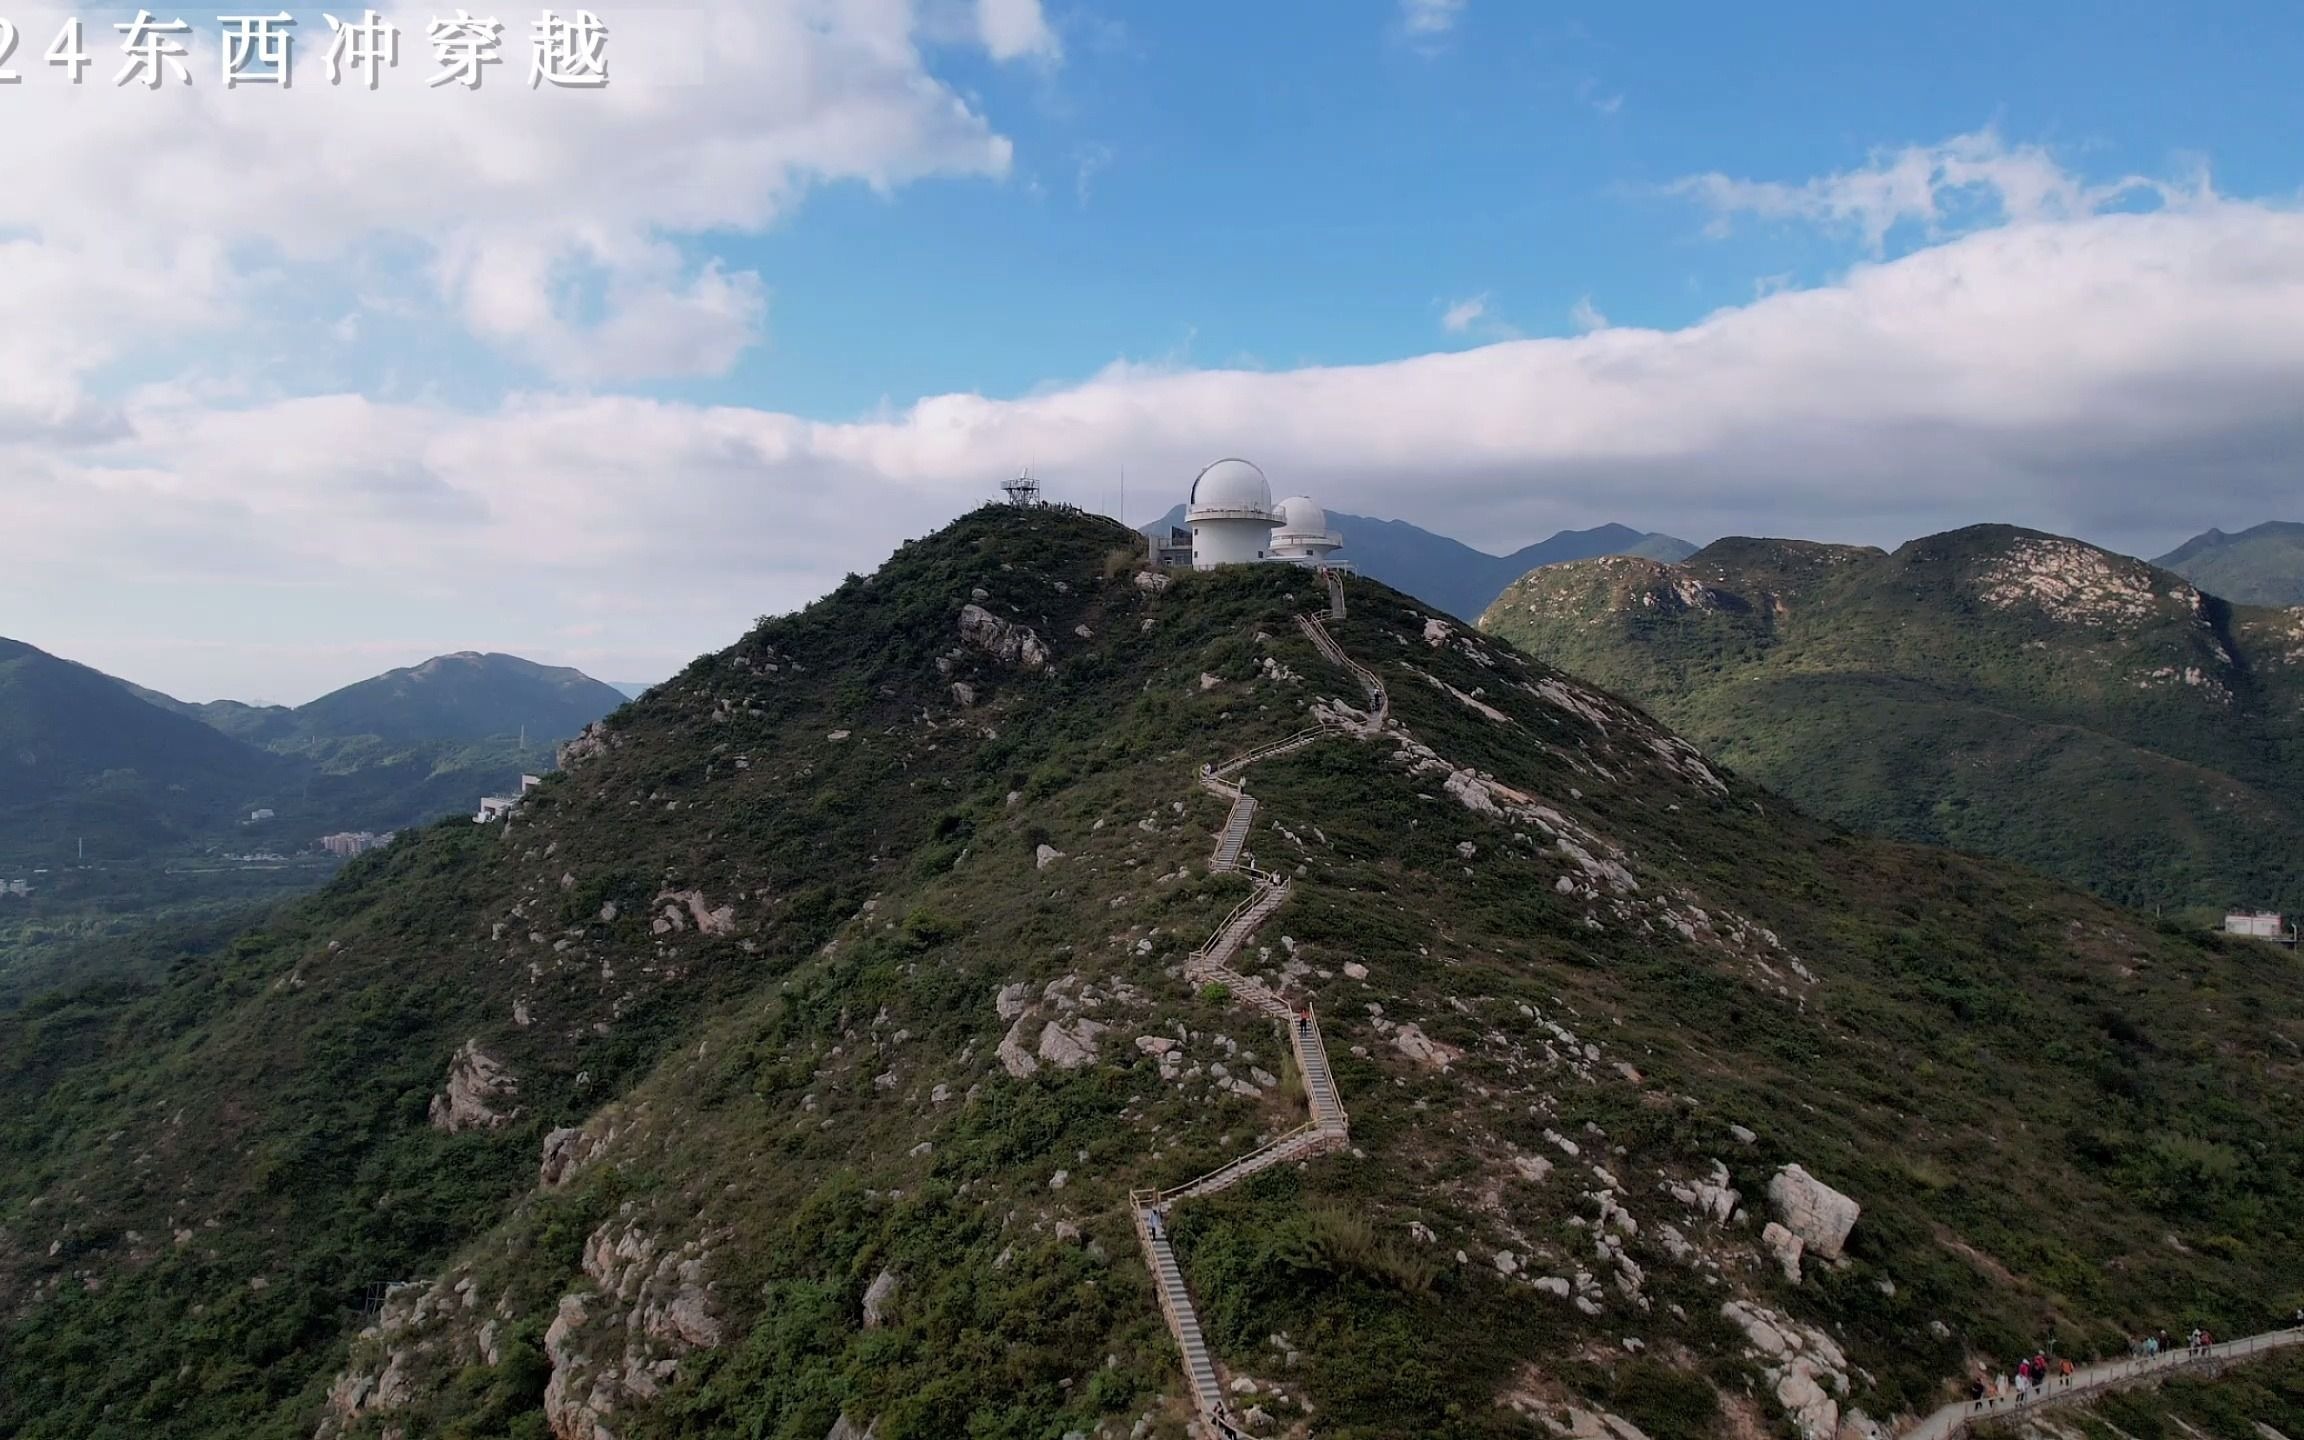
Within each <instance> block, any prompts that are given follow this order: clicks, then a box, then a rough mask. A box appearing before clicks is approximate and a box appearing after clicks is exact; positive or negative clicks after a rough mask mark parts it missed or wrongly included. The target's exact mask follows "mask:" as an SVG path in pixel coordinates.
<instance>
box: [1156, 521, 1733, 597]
mask: <svg viewBox="0 0 2304 1440" xmlns="http://www.w3.org/2000/svg"><path fill="white" fill-rule="evenodd" d="M1183 523H1184V507H1183V506H1181V505H1178V506H1176V507H1175V508H1174V509H1172V510H1170V511H1169V512H1168V513H1167V514H1166V515H1163V516H1162V517H1160V519H1158V520H1156V521H1154V522H1153V523H1152V524H1150V525H1148V526H1146V527H1145V528H1144V533H1145V534H1147V535H1151V536H1154V537H1155V538H1159V539H1165V538H1166V537H1167V535H1168V532H1169V531H1170V530H1172V529H1173V528H1175V527H1176V526H1179V525H1182V524H1183ZM1328 524H1329V525H1330V527H1331V528H1333V529H1336V530H1339V531H1341V532H1343V535H1344V548H1343V549H1342V550H1341V551H1339V552H1338V554H1337V558H1338V559H1339V560H1348V561H1350V562H1351V564H1352V568H1353V569H1354V570H1356V571H1358V572H1359V573H1360V574H1363V575H1366V576H1368V577H1370V578H1371V579H1376V580H1381V581H1383V582H1384V583H1385V584H1387V585H1390V586H1392V587H1393V588H1395V589H1398V590H1405V591H1407V592H1408V593H1409V594H1411V595H1415V596H1419V597H1421V598H1423V599H1425V600H1428V601H1430V602H1431V603H1432V604H1434V605H1437V606H1439V607H1440V608H1441V609H1443V610H1445V611H1447V612H1448V613H1449V614H1451V615H1455V616H1458V617H1461V618H1465V619H1471V618H1474V617H1477V616H1478V615H1479V614H1480V612H1481V611H1483V610H1485V609H1487V608H1488V606H1489V604H1490V602H1492V601H1493V600H1495V598H1496V597H1497V595H1498V594H1499V593H1501V592H1502V591H1503V589H1504V587H1505V586H1507V585H1509V584H1511V583H1512V582H1513V581H1515V580H1517V579H1519V578H1520V577H1521V576H1523V575H1525V574H1527V573H1528V572H1529V571H1530V570H1533V569H1535V568H1536V567H1537V566H1539V565H1554V564H1558V563H1560V562H1562V561H1566V560H1583V559H1587V558H1589V557H1591V556H1594V555H1644V556H1647V557H1649V558H1650V559H1654V560H1661V561H1663V562H1665V563H1666V564H1670V563H1672V562H1673V561H1676V560H1682V559H1685V558H1687V557H1688V556H1690V555H1693V554H1695V553H1696V547H1695V546H1693V545H1691V544H1689V543H1688V542H1687V541H1685V540H1675V539H1674V538H1672V537H1671V536H1669V535H1654V534H1647V533H1644V532H1642V531H1639V530H1634V529H1632V528H1631V527H1630V526H1628V525H1599V526H1595V527H1593V528H1592V529H1590V530H1563V531H1561V532H1560V533H1559V534H1557V535H1554V536H1553V537H1552V538H1551V539H1549V540H1540V541H1538V542H1537V543H1536V544H1533V545H1524V546H1522V547H1521V548H1520V549H1518V550H1515V551H1513V552H1512V553H1511V554H1509V555H1491V554H1489V553H1488V552H1487V551H1485V550H1475V549H1473V548H1472V547H1471V546H1469V545H1466V544H1465V543H1464V542H1462V541H1461V540H1451V539H1449V538H1448V537H1447V536H1445V535H1436V534H1434V533H1433V532H1432V531H1430V530H1426V529H1424V528H1423V527H1422V526H1420V525H1411V524H1409V523H1408V522H1407V521H1405V520H1378V519H1375V518H1373V517H1370V516H1367V515H1347V514H1345V513H1344V512H1342V511H1340V510H1330V511H1329V512H1328Z"/></svg>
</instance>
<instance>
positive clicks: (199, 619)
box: [0, 0, 2304, 700]
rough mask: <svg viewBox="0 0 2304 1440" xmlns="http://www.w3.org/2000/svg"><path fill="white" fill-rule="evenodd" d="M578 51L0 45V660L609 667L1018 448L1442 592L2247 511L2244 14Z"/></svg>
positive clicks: (2266, 328)
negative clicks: (1335, 512)
mask: <svg viewBox="0 0 2304 1440" xmlns="http://www.w3.org/2000/svg"><path fill="white" fill-rule="evenodd" d="M599 8H600V10H601V12H602V14H603V16H604V18H606V19H607V20H608V21H609V22H610V24H611V27H612V31H613V35H612V39H611V42H610V56H611V64H612V65H613V66H615V67H617V68H616V75H617V79H616V81H615V86H614V88H613V89H612V90H610V91H607V92H554V91H551V90H548V89H547V90H543V91H530V90H528V89H527V88H525V87H524V86H522V85H520V84H519V83H518V81H519V79H520V78H522V77H521V75H520V73H519V72H520V71H521V69H522V66H521V64H520V59H521V57H520V56H519V55H518V54H517V52H515V55H514V57H513V63H511V64H508V65H507V66H506V67H505V72H509V74H510V80H511V83H505V82H504V79H503V78H502V73H501V72H500V74H499V77H498V78H497V80H496V83H494V84H493V85H492V86H491V87H489V88H488V89H486V90H485V91H484V92H482V93H478V94H474V93H469V92H463V91H460V90H456V89H448V90H431V89H428V88H426V87H425V86H424V85H423V79H424V77H425V74H426V71H427V69H428V58H429V57H428V55H427V54H426V46H425V44H424V42H423V39H422V28H423V22H424V20H425V18H427V12H424V11H421V10H411V11H407V12H395V16H396V18H398V19H399V20H401V22H402V23H403V26H404V28H406V29H407V30H408V31H409V32H410V33H409V34H408V36H407V38H406V39H405V40H404V56H403V66H402V69H401V71H400V72H398V73H397V74H395V75H394V76H392V77H390V78H389V79H388V80H387V81H386V84H385V87H384V89H383V90H382V91H381V92H379V93H373V94H370V93H362V92H358V91H332V90H330V89H328V88H327V87H326V86H325V85H324V84H322V83H321V82H320V80H319V79H318V78H317V76H318V64H317V60H318V55H319V49H320V48H321V47H323V46H324V37H325V28H324V26H323V25H322V24H321V22H320V21H319V18H318V17H319V11H318V10H314V9H306V8H303V7H298V9H297V13H298V14H299V15H300V16H301V17H302V20H303V22H304V37H305V44H306V47H307V48H306V49H304V50H303V52H302V57H303V58H302V59H301V60H300V62H299V64H300V66H301V69H300V78H299V82H298V85H297V87H296V89H295V90H294V91H293V92H292V93H287V94H282V93H270V92H267V93H252V92H248V91H235V92H230V93H226V92H224V91H223V90H222V88H221V87H220V86H219V85H218V84H217V83H216V81H215V77H214V64H215V58H216V56H215V48H214V40H215V36H214V34H213V25H212V22H207V21H203V22H202V23H204V24H207V25H208V30H207V31H206V32H204V33H202V34H200V35H199V36H197V37H196V38H195V42H194V71H195V84H194V85H193V86H191V87H189V88H184V89H175V88H171V89H164V90H161V91H156V92H146V91H144V90H141V89H137V88H131V89H126V90H119V89H112V88H108V87H107V86H106V85H105V84H104V81H105V79H106V78H107V76H106V74H105V72H106V71H107V70H109V68H110V65H109V63H108V62H109V57H108V56H107V57H104V59H103V60H100V62H99V65H98V67H97V73H96V74H95V76H94V77H93V82H94V83H91V84H89V85H88V86H86V87H84V88H82V89H80V90H77V91H76V90H73V89H71V88H70V87H67V86H62V85H59V84H57V83H55V77H54V76H53V75H52V74H50V73H47V72H45V71H43V70H42V69H41V68H40V67H39V66H38V63H37V56H38V55H39V53H40V52H41V51H42V50H43V49H44V48H45V46H46V43H47V39H48V37H49V35H50V33H51V32H52V30H53V28H54V27H55V25H56V24H57V23H59V22H60V19H61V17H62V16H63V14H64V13H66V12H65V11H63V10H62V9H61V8H59V7H58V6H57V5H55V4H54V3H52V0H24V3H23V4H22V5H20V6H19V8H18V9H17V10H16V11H14V12H11V17H10V18H11V19H13V20H15V21H16V23H17V24H18V26H19V28H20V31H21V33H22V34H23V36H24V37H25V38H24V40H23V42H22V44H21V46H20V49H19V58H18V61H17V63H18V67H19V68H20V69H23V70H25V71H27V73H26V77H25V81H24V83H23V84H22V85H21V86H18V87H13V89H14V93H12V94H9V96H8V99H7V105H8V106H9V107H10V109H11V110H12V111H13V113H14V120H15V122H16V123H17V125H18V128H19V133H23V134H34V135H39V136H41V137H43V143H41V144H39V145H24V146H15V147H7V148H6V149H5V150H0V237H5V238H0V245H5V246H6V247H7V253H6V255H5V257H4V258H5V260H6V262H7V263H8V265H9V267H10V271H11V274H12V277H14V278H15V279H16V280H17V281H18V283H17V284H15V285H13V286H11V287H10V288H9V290H8V291H7V292H5V293H0V514H5V515H6V516H8V517H9V519H8V522H7V523H6V524H0V633H5V634H9V635H12V636H16V637H19V638H23V639H26V640H30V641H32V642H33V643H36V644H41V645H44V646H46V647H48V648H50V649H53V650H56V651H58V652H59V653H63V654H67V655H72V656H74V657H76V658H82V659H86V660H88V661H90V662H91V663H95V664H99V665H102V666H103V667H105V668H107V669H111V670H114V671H116V672H118V673H123V674H127V675H130V676H133V677H134V678H137V679H139V680H142V681H144V682H146V683H150V684H154V685H158V686H161V687H162V688H167V689H172V690H175V691H177V692H179V693H183V694H185V695H187V696H190V697H192V698H208V697H210V696H214V695H239V696H251V695H260V696H263V697H266V698H272V699H285V700H297V699H302V698H308V697H309V696H310V695H312V694H317V693H319V692H320V691H323V690H325V689H328V688H331V687H332V686H334V685H337V684H342V683H346V682H348V681H351V680H354V679H358V678H360V677H362V676H365V675H367V674H371V673H374V672H375V671H377V670H380V669H384V668H387V667H388V666H391V665H399V664H408V663H413V662H415V661H418V660H421V659H423V658H425V657H426V656H428V655H430V654H433V653H437V652H440V651H444V650H455V649H470V648H484V649H503V650H511V651H515V652H518V653H523V654H529V655H533V656H535V657H536V658H539V659H544V660H550V661H557V662H561V663H573V664H578V665H582V666H583V667H584V668H586V669H588V670H591V671H593V672H594V673H597V674H605V675H608V676H611V677H612V678H618V679H624V678H648V677H650V676H655V675H661V674H663V673H666V672H668V671H669V670H671V669H673V668H676V667H677V666H678V665H679V664H681V663H684V662H685V661H686V660H687V659H688V658H689V657H690V656H692V655H694V654H696V653H698V652H699V651H702V650H705V649H709V648H715V647H717V646H718V645H721V644H724V643H726V641H727V640H728V639H729V638H730V637H732V636H733V635H734V634H735V633H736V632H737V630H739V629H740V628H741V627H742V626H743V625H744V624H745V623H746V622H748V621H749V620H751V619H752V618H753V617H754V616H756V615H758V614H761V613H767V612H773V611H777V610H781V609H785V608H789V607H791V606H794V605H797V604H801V603H804V602H805V601H806V600H808V599H809V598H811V597H813V596H814V595H816V594H818V593H821V592H822V590H824V589H825V588H827V587H828V586H829V585H831V584H833V583H836V581H837V580H838V578H839V576H840V575H841V574H843V573H845V572H847V571H851V570H861V569H868V568H870V567H871V566H872V565H874V564H876V563H877V562H878V560H879V559H880V558H881V557H882V556H884V555H885V554H886V552H887V550H888V549H889V547H890V546H892V545H893V544H895V543H896V542H897V541H899V540H901V539H903V538H905V537H906V536H910V535H916V534H920V533H923V532H924V531H926V530H928V529H931V528H933V527H934V526H936V525H938V524H941V523H942V522H943V521H945V520H947V519H949V518H950V517H951V516H952V515H954V514H955V513H958V512H959V511H961V510H964V509H966V508H968V507H969V506H971V505H973V504H974V503H976V502H977V501H978V500H980V499H982V498H984V497H986V496H988V495H990V494H991V493H992V491H993V487H994V486H995V485H996V484H997V483H998V481H999V480H1000V479H1002V478H1004V477H1005V475H1006V474H1007V473H1009V472H1010V471H1012V469H1013V468H1014V467H1015V466H1017V465H1020V464H1024V463H1031V464H1033V465H1035V467H1036V468H1037V469H1038V471H1039V473H1041V474H1042V475H1043V476H1045V477H1046V478H1047V479H1048V482H1049V484H1050V487H1051V490H1052V491H1053V492H1054V493H1056V494H1058V495H1060V496H1063V497H1065V498H1070V499H1074V500H1078V501H1081V502H1083V503H1088V504H1091V505H1096V506H1100V507H1101V506H1104V505H1107V504H1109V503H1110V502H1111V500H1112V498H1113V495H1114V493H1115V490H1116V483H1115V482H1116V481H1117V478H1118V476H1119V475H1120V474H1121V473H1122V472H1123V471H1125V473H1126V474H1127V476H1128V492H1129V503H1128V507H1127V508H1128V511H1129V518H1131V519H1135V520H1143V519H1147V518H1149V517H1151V516H1154V515H1157V514H1158V513H1160V512H1161V511H1162V510H1164V509H1166V508H1167V506H1168V504H1169V503H1170V502H1171V501H1172V500H1173V499H1174V498H1176V497H1177V496H1178V495H1180V494H1181V493H1182V491H1183V488H1184V486H1185V485H1186V484H1187V483H1188V481H1189V478H1190V476H1191V474H1192V473H1193V471H1194V470H1196V469H1197V468H1198V466H1199V465H1200V464H1202V463H1205V461H1207V460H1209V459H1213V458H1215V457H1216V456H1219V455H1223V454H1228V453H1240V454H1247V455H1249V456H1251V457H1253V458H1256V459H1258V460H1259V461H1260V462H1262V463H1263V464H1264V465H1265V468H1266V469H1267V471H1268V472H1270V473H1271V474H1272V475H1273V476H1274V479H1275V482H1276V483H1277V484H1279V485H1281V486H1282V487H1283V488H1285V489H1289V490H1302V491H1309V492H1310V493H1312V494H1314V495H1315V496H1316V497H1318V498H1320V499H1322V500H1324V501H1325V502H1327V503H1329V504H1331V505H1333V506H1334V507H1335V508H1338V509H1344V510H1350V511H1354V512H1358V513H1366V514H1378V515H1386V516H1397V517H1400V518H1405V519H1409V520H1413V521H1416V522H1417V523H1420V524H1423V525H1426V526H1428V527H1429V528H1432V529H1436V530H1440V531H1442V532H1444V533H1450V534H1454V535H1457V536H1459V537H1461V538H1464V539H1466V540H1468V541H1471V542H1472V543H1475V544H1479V545H1482V546H1484V547H1485V548H1488V549H1491V550H1496V551H1503V550H1507V549H1510V548H1512V547H1514V546H1517V545H1520V544H1524V543H1527V542H1529V541H1532V540H1536V539H1540V538H1542V537H1543V536H1545V535H1547V534H1550V533H1551V532H1552V531H1554V530H1558V529H1561V528H1568V527H1581V526H1589V525H1594V524H1599V523H1603V522H1607V521H1617V522H1621V523H1625V524H1630V525H1633V526H1636V527H1638V528H1641V529H1653V530H1664V531H1669V532H1671V533H1674V534H1678V535H1681V536H1683V537H1685V538H1688V539H1690V540H1694V541H1698V542H1702V541H1705V540H1709V539H1711V538H1714V537H1716V536H1719V535H1722V534H1751V533H1762V534H1788V535H1801V536H1808V537H1812V538H1818V539H1830V540H1848V541H1859V542H1864V543H1873V544H1885V545H1893V544H1895V543H1898V542H1900V541H1902V540H1905V539H1909V538H1912V537H1914V536H1917V535H1921V534H1926V533H1930V532H1932V531H1935V530H1940V529H1945V528H1950V527H1952V526H1956V525H1961V524H1967V523H1974V522H1977V521H1983V520H1997V521H2006V522H2011V523H2018V524H2027V525H2033V526H2036V527H2038V528H2042V529H2048V530H2054V531H2058V532H2061V533H2067V534H2077V535H2080V536H2082V537H2084V538H2087V539H2091V540H2095V541H2097V542H2099V543H2103V544H2106V545H2110V546H2114V547H2117V548H2121V549H2125V550H2128V551H2130V552H2131V553H2143V554H2153V553H2158V552H2159V551H2160V550H2163V549H2165V548H2168V547H2169V546H2172V545H2173V544H2175V543H2176V542H2178V541H2180V540H2181V539H2183V538H2185V537H2186V536H2188V535H2190V534H2193V533H2195V532H2197V531H2198V530H2201V529H2204V528H2206V527H2208V526H2210V525H2215V526H2220V527H2222V528H2224V529H2227V530H2230V529H2237V528H2242V527H2245V526H2247V525H2249V524H2253V523H2256V522H2257V521H2260V520H2264V519H2268V518H2291V519H2293V518H2304V515H2299V514H2297V513H2295V509H2296V505H2295V498H2294V497H2295V496H2296V495H2297V494H2298V493H2299V492H2300V491H2304V484H2299V472H2298V468H2297V460H2296V456H2297V455H2298V454H2299V453H2304V407H2299V406H2298V405H2297V404H2296V401H2295V397H2296V395H2297V394H2299V393H2304V211H2300V206H2299V197H2300V195H2304V154H2300V153H2299V152H2298V150H2297V148H2296V146H2295V143H2294V137H2296V136H2297V135H2299V134H2304V98H2300V94H2304V87H2300V86H2299V85H2298V84H2297V83H2296V77H2298V76H2299V75H2304V20H2300V19H2299V18H2298V16H2297V14H2296V12H2295V11H2294V8H2293V7H2292V6H2279V5H2272V4H2227V5H2220V6H2217V7H2213V9H2212V11H2210V12H2208V13H2205V14H2188V13H2185V12H2184V11H2182V10H2181V9H2179V8H2178V7H2170V6H2144V5H2133V4H2091V5H2080V4H2060V3H2031V4H2025V5H2022V6H1990V7H1987V6H1949V5H1930V6H1903V7H1846V6H1824V5H1771V6H1765V7H1747V8H1746V9H1744V10H1735V9H1732V8H1728V7H1719V6H1710V5H1705V6H1699V5H1646V6H1617V7H1610V8H1607V9H1595V10H1590V11H1585V12H1582V13H1578V12H1574V11H1568V10H1563V9H1560V8H1558V7H1551V6H1536V5H1530V4H1525V3H1518V0H1510V3H1507V0H1358V3H1327V4H1312V3H1265V4H1256V5H1248V6H1242V5H1221V6H1220V5H1216V4H1210V3H1197V0H1191V3H1176V4H1163V5H1159V6H1153V5H1140V4H1127V5H1122V4H1114V3H1110V0H688V3H684V4H682V5H680V6H676V7H659V6H655V5H642V6H634V7H615V6H608V5H603V6H601V7H599ZM85 13H86V14H87V15H88V16H89V26H90V32H91V35H92V36H93V37H98V38H95V39H92V42H91V46H92V48H94V49H98V50H99V51H101V50H102V48H103V47H104V46H107V45H109V44H111V43H113V42H112V41H111V39H110V37H109V36H108V35H106V34H105V27H107V26H108V21H109V19H110V18H112V17H110V16H108V15H99V14H98V13H97V12H95V11H87V12H85ZM504 14H505V16H506V17H507V19H508V27H509V29H510V32H511V35H512V42H511V43H512V44H513V45H515V46H518V45H519V44H520V43H521V41H520V36H521V32H522V30H523V28H524V25H525V20H526V18H527V15H528V12H525V11H521V12H512V11H506V12H504ZM193 18H195V19H199V18H200V17H198V16H197V15H195V16H194V17H193ZM707 37H709V38H707ZM131 157H133V158H132V159H131Z"/></svg>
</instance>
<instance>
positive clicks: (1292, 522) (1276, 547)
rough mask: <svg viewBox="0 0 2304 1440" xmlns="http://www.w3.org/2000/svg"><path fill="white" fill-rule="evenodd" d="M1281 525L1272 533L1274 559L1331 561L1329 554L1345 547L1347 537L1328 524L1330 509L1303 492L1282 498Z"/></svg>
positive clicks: (1314, 561) (1330, 562)
mask: <svg viewBox="0 0 2304 1440" xmlns="http://www.w3.org/2000/svg"><path fill="white" fill-rule="evenodd" d="M1279 513H1280V528H1279V529H1278V530H1276V531H1274V532H1273V535H1272V554H1273V557H1274V558H1275V559H1280V560H1289V561H1293V562H1294V563H1296V564H1298V565H1329V564H1334V563H1336V562H1334V561H1331V560H1330V559H1329V558H1328V557H1329V556H1331V555H1333V554H1335V553H1336V551H1337V550H1339V549H1340V548H1342V546H1343V544H1344V537H1343V536H1341V535H1339V534H1337V533H1336V532H1335V531H1333V530H1331V529H1329V528H1328V515H1327V512H1326V511H1324V510H1322V509H1321V508H1320V507H1319V506H1317V505H1315V504H1313V503H1312V502H1311V500H1310V499H1308V498H1306V497H1305V496H1302V495H1291V496H1289V497H1288V498H1287V499H1285V500H1283V501H1281V502H1280V511H1279Z"/></svg>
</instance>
